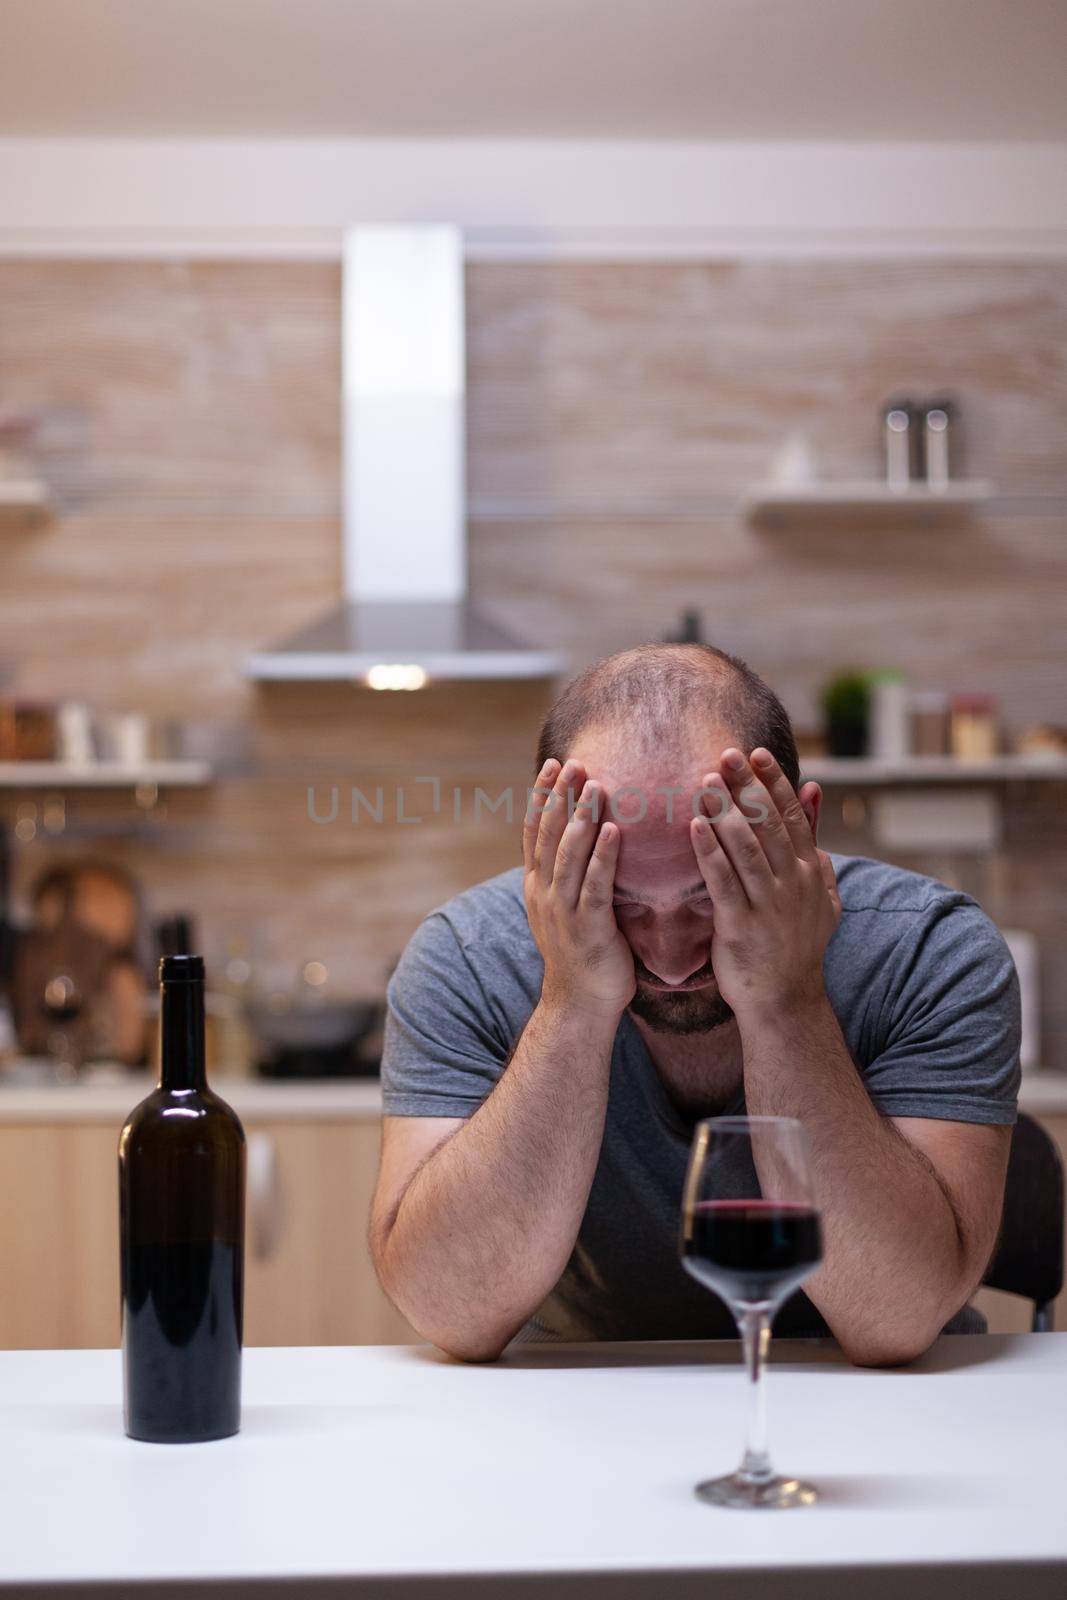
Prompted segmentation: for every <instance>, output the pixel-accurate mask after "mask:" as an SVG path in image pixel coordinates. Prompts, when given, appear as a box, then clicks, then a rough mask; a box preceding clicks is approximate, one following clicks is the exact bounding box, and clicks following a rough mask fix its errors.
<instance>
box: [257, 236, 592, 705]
mask: <svg viewBox="0 0 1067 1600" xmlns="http://www.w3.org/2000/svg"><path fill="white" fill-rule="evenodd" d="M342 335H343V361H342V431H343V471H344V519H343V571H344V598H343V601H342V603H341V605H340V606H339V607H338V608H337V609H336V610H334V611H332V612H331V613H329V614H328V615H327V616H325V617H322V618H320V619H319V620H317V621H316V622H313V623H311V624H310V625H308V626H307V627H305V628H303V629H301V630H300V632H299V633H296V634H294V635H293V636H292V637H291V638H288V639H285V640H283V641H282V642H281V643H279V644H277V645H275V646H274V648H273V649H269V650H265V651H261V652H259V653H258V654H256V655H253V656H251V657H250V658H249V660H248V662H247V665H246V670H247V673H248V675H249V676H250V677H252V678H258V679H273V680H275V681H297V680H304V681H308V680H315V679H320V680H321V679H349V680H353V681H356V682H360V683H368V684H369V685H370V686H371V687H373V688H390V689H394V688H405V689H407V688H419V687H421V686H422V684H423V683H424V682H426V681H427V679H429V678H535V677H552V676H554V675H555V674H556V673H559V672H563V671H564V670H565V668H566V661H565V658H564V657H563V656H562V655H561V654H559V653H558V652H555V651H551V650H541V649H534V648H531V647H529V646H527V645H525V644H524V643H522V642H521V641H520V640H518V639H514V638H512V637H511V636H510V635H509V634H508V633H507V631H506V630H505V629H503V628H501V627H499V626H498V625H497V624H496V623H494V622H493V621H491V620H490V619H489V618H487V617H483V616H480V615H479V614H478V612H477V611H476V610H475V609H474V608H473V607H472V606H471V605H470V602H469V601H468V599H467V595H466V586H467V549H466V537H467V523H466V504H465V431H466V430H465V424H466V417H465V407H466V394H465V373H464V365H465V356H464V352H465V339H464V310H463V241H462V236H461V234H460V231H459V229H458V228H454V227H448V226H433V227H410V228H398V227H365V228H364V227H361V228H352V229H350V230H349V231H348V232H347V234H346V235H345V246H344V289H343V328H342Z"/></svg>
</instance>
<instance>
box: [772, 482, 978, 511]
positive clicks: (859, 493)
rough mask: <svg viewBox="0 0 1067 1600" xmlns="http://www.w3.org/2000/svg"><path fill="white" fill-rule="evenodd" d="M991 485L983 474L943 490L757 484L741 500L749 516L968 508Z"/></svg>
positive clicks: (873, 484) (849, 484)
mask: <svg viewBox="0 0 1067 1600" xmlns="http://www.w3.org/2000/svg"><path fill="white" fill-rule="evenodd" d="M993 494H994V489H993V485H992V484H991V483H988V482H987V481H986V480H985V479H984V478H959V479H957V480H956V481H955V482H953V483H949V484H947V485H946V486H945V488H944V489H928V488H927V487H926V485H925V484H921V483H915V484H909V486H908V487H907V488H906V489H891V488H890V487H889V485H888V484H887V483H881V482H878V481H877V480H875V481H873V482H870V483H867V482H863V481H855V482H849V481H843V482H840V483H810V484H777V483H764V484H757V485H756V486H755V487H754V488H752V489H750V490H749V491H748V493H747V494H746V495H745V496H744V497H743V499H742V501H741V509H742V511H743V512H744V514H745V516H747V517H787V516H808V515H810V514H811V513H812V512H815V511H835V512H848V511H853V512H858V511H876V512H903V513H904V514H906V515H911V514H913V513H914V514H915V515H917V516H918V515H924V516H925V515H929V514H930V513H931V512H935V513H936V512H946V511H955V512H959V511H970V510H974V509H976V508H977V507H979V506H981V505H983V504H984V503H985V502H986V501H987V500H991V499H992V498H993Z"/></svg>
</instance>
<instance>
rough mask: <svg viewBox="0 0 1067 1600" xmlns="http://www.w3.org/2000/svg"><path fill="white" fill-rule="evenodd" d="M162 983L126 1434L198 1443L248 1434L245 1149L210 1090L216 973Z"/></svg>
mask: <svg viewBox="0 0 1067 1600" xmlns="http://www.w3.org/2000/svg"><path fill="white" fill-rule="evenodd" d="M159 977H160V992H161V1010H160V1076H159V1085H158V1087H157V1088H156V1089H155V1090H154V1091H153V1092H152V1093H151V1094H150V1095H149V1096H148V1098H147V1099H146V1100H142V1101H141V1104H140V1105H139V1106H137V1107H136V1109H135V1110H134V1111H132V1112H131V1113H130V1116H129V1118H128V1119H127V1122H126V1125H125V1127H124V1128H123V1130H122V1133H121V1135H120V1137H119V1226H120V1267H121V1278H122V1362H123V1381H124V1394H125V1421H126V1432H127V1433H128V1434H129V1435H130V1437H131V1438H133V1439H149V1440H152V1441H155V1442H158V1443H172V1444H190V1443H193V1442H194V1441H196V1440H202V1439H222V1438H225V1437H226V1436H227V1435H228V1434H231V1433H236V1432H237V1429H238V1428H239V1426H240V1421H241V1341H242V1317H243V1301H244V1293H243V1291H244V1201H245V1136H244V1131H243V1129H242V1127H241V1124H240V1122H239V1121H238V1120H237V1117H236V1115H235V1114H234V1112H233V1111H231V1109H230V1107H229V1106H228V1105H227V1104H226V1103H225V1101H223V1100H220V1099H219V1097H218V1095H216V1094H213V1093H212V1091H211V1090H210V1089H209V1088H208V1086H207V1079H206V1076H205V1071H204V963H203V960H202V959H201V957H200V956H191V955H174V956H165V957H164V958H163V960H162V961H161V962H160V964H159Z"/></svg>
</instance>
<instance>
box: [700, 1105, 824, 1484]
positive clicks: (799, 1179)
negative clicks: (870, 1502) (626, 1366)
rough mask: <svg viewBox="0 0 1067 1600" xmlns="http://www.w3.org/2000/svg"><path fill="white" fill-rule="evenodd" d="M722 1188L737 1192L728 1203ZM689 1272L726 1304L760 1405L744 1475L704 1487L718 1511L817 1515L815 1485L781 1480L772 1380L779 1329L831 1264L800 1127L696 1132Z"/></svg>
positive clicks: (720, 1123) (772, 1121)
mask: <svg viewBox="0 0 1067 1600" xmlns="http://www.w3.org/2000/svg"><path fill="white" fill-rule="evenodd" d="M723 1187H726V1188H727V1190H728V1192H727V1193H726V1194H723V1192H722V1190H723ZM681 1254H682V1265H683V1266H684V1267H685V1268H686V1270H687V1271H688V1272H690V1273H692V1275H693V1277H694V1278H696V1279H697V1280H698V1282H700V1283H702V1284H703V1285H704V1287H705V1288H707V1289H711V1290H712V1291H713V1293H715V1294H717V1295H719V1296H720V1298H721V1299H723V1300H725V1301H726V1304H727V1305H728V1306H729V1307H730V1310H731V1311H732V1312H733V1314H734V1318H735V1320H736V1322H737V1325H738V1329H739V1331H740V1333H741V1343H742V1346H743V1350H744V1359H745V1371H746V1373H747V1374H748V1378H749V1386H750V1393H751V1397H752V1404H751V1417H750V1422H749V1433H748V1443H747V1446H746V1449H745V1453H744V1456H743V1458H742V1460H741V1465H740V1466H739V1467H738V1469H737V1471H736V1472H732V1473H730V1474H729V1475H728V1476H726V1477H722V1478H710V1479H708V1481H707V1482H705V1483H700V1484H698V1485H697V1494H698V1495H700V1497H701V1498H702V1499H704V1500H707V1501H710V1502H711V1504H712V1505H718V1506H731V1507H737V1508H739V1507H744V1508H762V1507H768V1506H771V1507H779V1508H784V1507H787V1506H810V1505H812V1504H813V1503H814V1501H815V1499H816V1493H815V1490H814V1489H813V1488H812V1487H811V1485H810V1484H808V1483H801V1482H799V1481H798V1480H797V1479H795V1478H782V1477H778V1476H777V1475H776V1474H775V1472H774V1470H773V1468H772V1466H771V1461H770V1456H769V1455H768V1453H767V1428H766V1410H765V1400H764V1371H765V1368H766V1362H767V1350H768V1346H769V1344H770V1337H771V1321H772V1319H773V1317H774V1314H775V1312H776V1311H777V1310H778V1307H779V1306H780V1305H781V1303H782V1301H783V1300H785V1299H786V1298H787V1296H788V1295H790V1294H792V1292H793V1290H794V1289H796V1288H798V1287H799V1285H800V1284H802V1283H803V1282H804V1279H805V1278H807V1277H809V1276H810V1274H811V1273H812V1272H814V1271H815V1269H816V1267H817V1266H818V1265H819V1262H820V1260H821V1259H822V1229H821V1227H820V1223H819V1213H818V1209H817V1207H816V1205H815V1200H814V1192H813V1187H812V1178H811V1161H810V1156H809V1151H808V1141H807V1135H806V1134H805V1131H804V1129H803V1127H802V1126H801V1124H800V1123H799V1122H797V1121H795V1120H794V1119H793V1118H791V1117H711V1118H708V1119H707V1120H706V1121H704V1122H700V1123H698V1124H697V1127H696V1131H695V1133H694V1135H693V1148H692V1150H691V1151H690V1155H689V1168H688V1171H687V1172H686V1178H685V1194H684V1198H683V1203H682V1238H681Z"/></svg>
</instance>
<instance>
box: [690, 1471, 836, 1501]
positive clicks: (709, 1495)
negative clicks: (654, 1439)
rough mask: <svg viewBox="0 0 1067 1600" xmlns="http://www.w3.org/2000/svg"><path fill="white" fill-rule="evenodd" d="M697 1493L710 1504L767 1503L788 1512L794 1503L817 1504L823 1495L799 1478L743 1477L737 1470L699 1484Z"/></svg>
mask: <svg viewBox="0 0 1067 1600" xmlns="http://www.w3.org/2000/svg"><path fill="white" fill-rule="evenodd" d="M696 1492H697V1494H698V1495H699V1496H700V1498H701V1500H706V1501H707V1502H708V1503H709V1505H713V1506H730V1507H732V1508H733V1509H734V1510H737V1511H749V1510H758V1509H760V1508H762V1507H764V1506H769V1507H771V1508H773V1509H775V1510H779V1511H786V1510H788V1509H789V1508H790V1507H791V1506H813V1505H814V1504H815V1502H816V1500H817V1499H818V1498H819V1497H818V1494H817V1493H816V1491H815V1489H814V1488H813V1487H812V1485H811V1484H810V1483H800V1482H799V1481H798V1480H797V1479H796V1478H743V1477H742V1476H741V1474H740V1473H737V1472H731V1473H730V1475H729V1477H727V1478H709V1479H708V1480H707V1482H706V1483H698V1484H697V1486H696Z"/></svg>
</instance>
